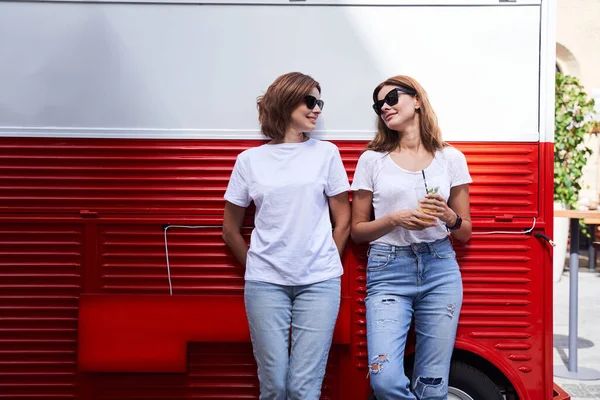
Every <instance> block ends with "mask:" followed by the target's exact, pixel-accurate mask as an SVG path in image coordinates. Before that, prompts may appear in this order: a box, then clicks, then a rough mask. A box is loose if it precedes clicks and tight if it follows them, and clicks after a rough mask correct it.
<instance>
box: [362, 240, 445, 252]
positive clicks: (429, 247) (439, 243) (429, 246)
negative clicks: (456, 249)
mask: <svg viewBox="0 0 600 400" xmlns="http://www.w3.org/2000/svg"><path fill="white" fill-rule="evenodd" d="M448 245H450V246H451V243H450V238H449V237H445V238H443V239H438V240H435V241H433V242H422V243H413V244H411V245H409V246H390V245H387V244H372V245H371V246H370V247H369V251H368V253H367V255H368V254H370V253H371V251H373V250H377V251H379V252H384V253H393V254H397V253H407V252H408V253H433V252H434V250H435V249H439V248H441V247H443V246H448Z"/></svg>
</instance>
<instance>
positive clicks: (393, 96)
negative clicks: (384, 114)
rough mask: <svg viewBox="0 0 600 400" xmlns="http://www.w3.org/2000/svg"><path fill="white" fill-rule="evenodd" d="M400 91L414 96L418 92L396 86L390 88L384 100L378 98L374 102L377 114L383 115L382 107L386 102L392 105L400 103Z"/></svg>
mask: <svg viewBox="0 0 600 400" xmlns="http://www.w3.org/2000/svg"><path fill="white" fill-rule="evenodd" d="M398 92H402V93H406V94H409V95H411V96H414V95H415V94H417V93H416V92H415V91H414V90H411V89H404V88H394V89H392V90H390V91H389V93H388V94H386V95H385V97H384V98H383V100H377V101H376V102H375V103H374V104H373V110H375V114H377V115H381V108H382V107H383V105H384V104H387V105H388V106H390V107H391V106H395V105H396V104H398Z"/></svg>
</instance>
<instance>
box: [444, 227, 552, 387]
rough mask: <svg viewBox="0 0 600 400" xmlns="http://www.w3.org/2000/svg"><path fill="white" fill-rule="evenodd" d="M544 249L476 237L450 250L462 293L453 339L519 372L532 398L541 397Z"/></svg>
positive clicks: (517, 239)
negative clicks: (474, 344)
mask: <svg viewBox="0 0 600 400" xmlns="http://www.w3.org/2000/svg"><path fill="white" fill-rule="evenodd" d="M491 229H493V228H491V227H489V228H488V229H485V230H484V228H482V227H478V228H477V229H476V230H475V232H483V231H489V230H491ZM511 230H513V231H518V230H519V229H518V228H516V227H515V228H513V229H511ZM544 246H548V245H547V243H546V242H544V241H541V240H539V239H537V238H534V237H533V236H530V235H509V234H492V235H476V236H473V238H472V239H471V241H469V242H468V243H467V244H466V245H463V246H459V245H455V249H456V252H457V259H458V262H459V264H460V267H461V273H462V277H463V292H464V300H463V309H462V311H461V314H460V321H459V329H458V340H459V341H463V342H465V343H472V342H473V341H475V340H476V341H477V345H478V346H482V345H483V346H485V347H486V348H487V349H490V352H491V353H493V354H494V357H497V358H498V359H499V360H503V362H505V363H506V364H508V365H509V366H510V367H511V368H513V369H514V370H516V371H519V372H518V374H519V375H521V379H523V381H524V383H525V386H526V387H527V389H528V393H529V394H530V395H531V398H532V399H537V398H540V399H541V398H543V397H544V387H543V386H542V385H540V384H539V377H541V376H543V372H544V365H545V359H544V353H543V351H542V342H541V341H540V340H539V339H540V336H539V333H540V332H543V331H544V326H545V325H544V320H543V318H542V310H543V291H544V286H543V285H542V284H540V282H542V281H543V277H544V276H545V275H544V271H543V267H544V265H546V264H545V262H544V252H545V248H544ZM550 361H551V360H550ZM526 370H527V371H535V374H531V373H527V372H526Z"/></svg>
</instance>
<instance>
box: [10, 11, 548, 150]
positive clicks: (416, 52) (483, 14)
mask: <svg viewBox="0 0 600 400" xmlns="http://www.w3.org/2000/svg"><path fill="white" fill-rule="evenodd" d="M539 15H540V8H539V7H538V6H520V7H406V6H402V7H401V6H396V7H391V6H386V7H383V6H380V7H364V6H363V7H352V6H331V7H327V6H317V7H312V6H302V7H281V6H239V5H237V6H236V5H221V6H218V5H211V6H185V5H179V6H175V5H170V6H166V5H151V4H150V5H143V6H141V5H135V4H93V5H90V4H82V3H0V87H2V90H1V91H0V126H2V128H0V134H4V135H35V136H46V135H48V136H62V135H69V136H83V137H90V136H93V137H110V136H116V137H171V138H174V137H185V138H193V137H216V138H221V137H222V138H225V137H228V138H237V137H244V138H260V135H259V134H258V132H257V129H258V125H257V112H256V106H255V100H256V96H258V95H259V94H261V93H262V92H263V91H264V90H265V89H266V88H267V86H268V85H269V84H270V83H271V82H272V81H273V80H274V79H275V78H276V77H277V76H278V75H280V74H282V73H284V72H288V71H302V72H305V73H308V74H311V75H312V76H313V77H314V78H315V79H317V80H319V81H320V82H321V84H322V86H323V99H324V100H325V102H326V106H325V110H324V113H323V117H322V118H321V122H320V124H319V126H318V129H319V131H320V132H319V136H320V137H324V138H328V139H334V138H336V139H337V138H343V139H357V138H370V137H372V135H373V132H374V127H375V114H374V113H373V111H372V109H371V102H372V100H371V94H372V90H373V88H374V87H375V86H376V85H377V84H378V83H379V82H380V81H382V80H383V79H385V78H387V77H389V76H391V75H395V74H408V75H412V76H414V77H415V78H417V79H418V80H419V81H420V82H421V83H422V84H423V86H424V87H425V88H426V89H427V90H428V92H429V95H430V99H431V102H432V104H433V106H434V108H435V110H436V111H437V113H438V116H439V119H440V123H441V126H442V129H443V132H444V137H445V139H447V140H459V141H460V140H475V141H482V140H483V141H514V140H517V141H537V140H538V139H539V135H538V86H539V77H538V74H539V46H540V43H539V22H540V21H539Z"/></svg>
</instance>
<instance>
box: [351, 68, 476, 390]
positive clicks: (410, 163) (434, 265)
mask: <svg viewBox="0 0 600 400" xmlns="http://www.w3.org/2000/svg"><path fill="white" fill-rule="evenodd" d="M373 102H374V104H373V109H374V110H375V113H376V114H377V115H378V117H379V118H378V132H377V135H376V137H375V138H374V139H373V140H372V141H371V142H370V143H369V144H368V146H367V150H366V151H365V152H364V153H363V154H362V155H361V157H360V159H359V161H358V165H357V167H356V172H355V175H354V181H353V183H352V190H353V191H354V196H353V202H352V238H353V240H354V241H356V242H359V243H360V242H370V248H369V253H368V263H367V298H366V300H365V303H366V306H367V342H368V350H369V351H368V353H369V371H370V377H371V386H372V387H373V390H374V392H375V395H376V396H377V398H378V399H380V400H391V399H402V400H414V399H419V400H424V399H427V400H433V399H440V400H441V399H446V398H447V396H448V375H449V370H450V360H451V357H452V351H453V348H454V340H455V337H456V329H457V325H458V315H459V313H460V309H461V305H462V280H461V275H460V271H459V267H458V264H457V262H456V254H455V252H454V250H453V249H452V244H451V241H450V236H451V237H452V238H454V239H456V240H458V241H460V242H466V241H467V240H469V238H470V236H471V217H470V212H469V186H468V184H469V183H471V181H472V180H471V176H470V175H469V171H468V168H467V162H466V159H465V156H464V155H463V154H462V153H461V152H460V151H459V150H457V149H455V148H454V147H452V146H450V145H448V144H447V143H445V142H444V141H443V140H442V137H441V132H440V128H439V126H438V123H437V117H436V115H435V112H434V111H433V108H432V107H431V104H430V103H429V99H428V97H427V93H426V92H425V90H424V89H423V87H421V85H420V84H419V83H418V82H417V81H416V80H415V79H413V78H411V77H408V76H403V75H401V76H396V77H393V78H390V79H388V80H386V81H385V82H382V83H381V84H379V85H378V86H377V87H376V88H375V90H374V92H373ZM373 212H374V219H373V218H371V216H372V215H373V214H372V213H373ZM413 318H414V324H415V333H416V346H415V365H414V372H413V376H412V387H411V385H410V381H409V378H408V377H407V376H406V375H405V372H404V348H405V345H406V338H407V334H408V331H409V327H410V325H411V320H412V319H413Z"/></svg>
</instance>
